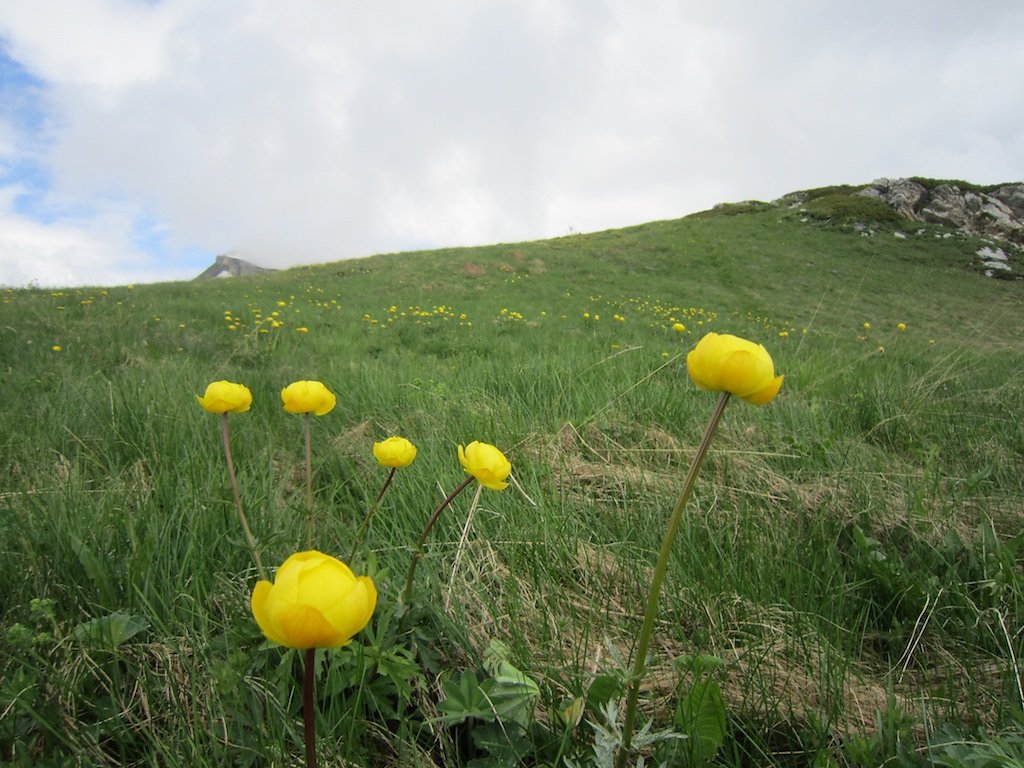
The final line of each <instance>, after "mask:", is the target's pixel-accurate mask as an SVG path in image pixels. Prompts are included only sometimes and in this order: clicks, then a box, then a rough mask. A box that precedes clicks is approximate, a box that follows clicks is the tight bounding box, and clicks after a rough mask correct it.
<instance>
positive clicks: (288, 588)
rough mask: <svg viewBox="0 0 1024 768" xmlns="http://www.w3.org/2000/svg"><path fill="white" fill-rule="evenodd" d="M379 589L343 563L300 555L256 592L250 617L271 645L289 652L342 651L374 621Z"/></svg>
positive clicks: (318, 555)
mask: <svg viewBox="0 0 1024 768" xmlns="http://www.w3.org/2000/svg"><path fill="white" fill-rule="evenodd" d="M376 606H377V588H376V587H375V586H374V584H373V580H372V579H371V578H370V577H369V576H359V577H356V576H355V574H353V573H352V571H351V569H350V568H349V567H348V566H347V565H345V564H344V563H343V562H341V561H340V560H337V559H335V558H333V557H331V556H330V555H325V554H323V553H322V552H317V551H316V550H309V551H306V552H296V553H295V554H294V555H292V556H291V557H289V558H288V559H287V560H285V561H284V563H283V564H282V565H281V567H280V568H278V569H277V574H276V575H275V576H274V583H273V584H271V583H270V582H269V581H266V580H260V581H258V582H257V583H256V586H255V587H254V588H253V590H252V615H253V617H254V618H255V619H256V623H257V624H258V625H259V628H260V631H262V632H263V634H264V635H266V637H267V639H268V640H273V641H274V642H275V643H279V644H280V645H284V646H287V647H288V648H339V647H341V646H343V645H345V644H346V643H347V642H348V641H349V640H351V639H352V637H353V636H354V635H355V634H356V633H357V632H359V631H360V630H361V629H362V628H363V627H365V626H366V625H367V623H368V622H369V621H370V617H371V616H373V611H374V608H376Z"/></svg>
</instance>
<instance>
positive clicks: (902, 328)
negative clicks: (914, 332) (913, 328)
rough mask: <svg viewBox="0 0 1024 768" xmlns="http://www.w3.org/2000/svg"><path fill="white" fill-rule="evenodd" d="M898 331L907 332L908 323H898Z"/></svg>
mask: <svg viewBox="0 0 1024 768" xmlns="http://www.w3.org/2000/svg"><path fill="white" fill-rule="evenodd" d="M896 330H897V331H905V330H907V324H906V323H896Z"/></svg>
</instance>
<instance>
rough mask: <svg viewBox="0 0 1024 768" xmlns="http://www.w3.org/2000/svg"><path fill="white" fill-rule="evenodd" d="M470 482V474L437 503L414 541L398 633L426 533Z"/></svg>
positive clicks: (403, 620) (407, 604) (407, 605)
mask: <svg viewBox="0 0 1024 768" xmlns="http://www.w3.org/2000/svg"><path fill="white" fill-rule="evenodd" d="M471 482H473V476H472V475H470V476H469V477H467V478H466V479H465V480H463V481H462V482H461V483H460V484H459V487H458V488H456V489H455V490H454V491H452V492H451V493H449V494H448V496H447V497H446V498H445V500H444V501H442V502H441V503H440V504H439V505H438V507H437V509H435V510H434V514H432V515H431V516H430V520H428V521H427V525H426V527H425V528H424V529H423V533H421V534H420V538H419V541H417V542H416V551H415V552H414V553H413V556H412V562H411V563H409V573H408V575H407V576H406V579H405V592H403V593H402V604H403V605H404V606H405V607H406V613H404V614H402V619H401V621H399V633H401V631H402V630H403V629H404V627H405V617H406V616H407V615H408V610H409V603H410V601H411V600H412V587H413V582H414V581H415V579H416V564H417V563H419V561H420V558H421V557H423V544H424V542H425V541H426V540H427V535H428V534H429V533H430V529H431V528H433V527H434V523H436V522H437V519H438V518H439V517H440V516H441V512H442V511H444V508H445V507H447V506H448V505H449V504H451V503H452V500H453V499H454V498H455V497H456V496H458V495H459V494H460V493H462V491H463V490H464V489H465V488H466V486H467V485H469V484H470V483H471Z"/></svg>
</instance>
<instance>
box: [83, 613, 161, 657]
mask: <svg viewBox="0 0 1024 768" xmlns="http://www.w3.org/2000/svg"><path fill="white" fill-rule="evenodd" d="M148 628H149V622H148V621H147V620H146V619H144V618H143V617H141V616H134V615H132V614H130V613H121V612H117V613H112V614H110V615H109V616H101V617H100V618H98V619H92V620H90V621H87V622H85V623H83V624H79V625H78V626H77V627H75V628H74V629H73V630H71V636H72V637H73V638H74V639H75V640H77V641H78V642H80V643H81V644H82V645H85V646H88V647H89V648H95V649H102V650H114V649H116V648H117V647H118V646H120V645H123V644H124V643H127V642H128V641H129V640H131V639H132V638H133V637H135V635H137V634H138V633H139V632H142V631H143V630H144V629H148Z"/></svg>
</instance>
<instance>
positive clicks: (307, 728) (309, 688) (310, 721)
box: [302, 648, 316, 768]
mask: <svg viewBox="0 0 1024 768" xmlns="http://www.w3.org/2000/svg"><path fill="white" fill-rule="evenodd" d="M315 659H316V648H307V649H306V658H305V669H304V670H303V676H302V731H303V736H305V741H306V768H316V710H315V709H314V703H313V666H314V665H313V662H314V660H315Z"/></svg>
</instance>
